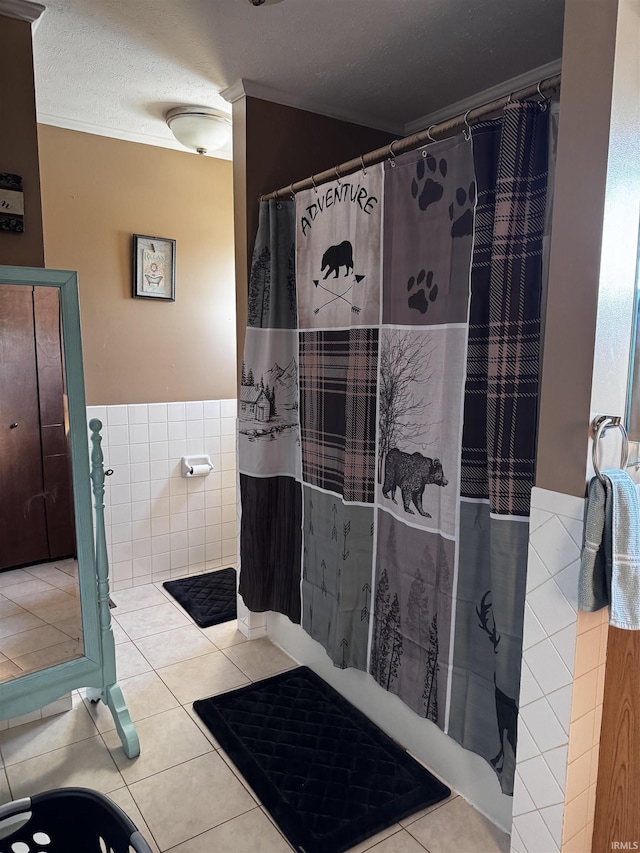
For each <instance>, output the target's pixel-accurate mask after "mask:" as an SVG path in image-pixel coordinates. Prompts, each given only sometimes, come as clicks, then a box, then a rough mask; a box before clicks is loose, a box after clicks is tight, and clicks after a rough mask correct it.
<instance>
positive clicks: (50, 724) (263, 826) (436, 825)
mask: <svg viewBox="0 0 640 853" xmlns="http://www.w3.org/2000/svg"><path fill="white" fill-rule="evenodd" d="M113 598H114V600H115V602H116V604H117V609H116V610H113V611H112V616H113V629H114V634H115V639H116V643H117V646H116V651H117V658H118V667H119V683H120V685H121V687H122V690H123V693H124V695H125V698H126V700H127V703H128V706H129V710H130V713H131V716H132V719H133V720H134V722H135V724H136V728H137V731H138V734H139V737H140V742H141V754H140V756H139V757H138V758H136V759H128V758H126V756H125V755H124V752H123V750H122V747H121V746H120V741H119V738H118V736H117V734H116V732H115V728H114V724H113V720H112V718H111V715H110V713H109V711H108V710H107V709H106V708H105V707H104V706H103V705H102V704H101V703H99V704H97V705H92V704H91V703H88V702H86V700H85V699H83V697H82V695H81V694H80V693H79V692H77V691H76V692H74V694H73V708H72V710H71V711H68V712H66V713H64V714H60V715H58V716H56V717H49V718H47V719H44V720H37V721H33V722H29V723H25V724H24V725H20V726H17V727H15V728H10V729H5V730H4V731H2V732H0V755H1V757H2V761H1V762H0V803H3V802H5V801H8V800H10V799H17V798H19V797H21V796H25V795H28V794H34V793H36V792H38V791H43V790H47V789H50V788H56V787H62V786H68V785H81V786H86V787H90V788H94V789H96V790H99V791H102V792H103V793H106V794H108V795H109V796H110V797H111V799H113V800H114V801H115V802H116V803H117V804H118V805H119V806H121V807H122V808H123V809H124V810H125V811H126V812H127V813H128V814H129V815H130V817H131V818H132V820H133V821H134V823H135V824H136V825H137V826H138V828H139V829H140V831H141V832H142V833H143V834H144V836H145V837H146V838H147V840H148V841H149V843H150V845H151V847H152V849H153V850H154V851H156V853H158V851H162V853H164V851H171V853H213V851H215V853H231V851H233V853H236V851H238V850H246V851H249V853H287V851H291V849H292V848H291V847H290V846H289V844H288V842H287V841H285V839H284V838H283V836H282V835H281V834H280V832H279V831H278V830H277V828H276V827H275V826H274V824H273V823H272V822H271V820H270V819H269V817H268V816H267V814H266V812H265V811H264V810H263V809H262V808H261V805H260V803H259V802H258V800H257V799H256V797H255V795H254V794H253V793H252V791H251V790H250V788H249V787H248V785H247V784H246V783H245V782H244V780H243V779H242V778H241V777H240V776H239V775H238V774H237V772H236V770H235V769H234V767H233V765H232V764H231V762H230V761H229V759H228V758H227V756H226V755H225V754H224V752H223V750H222V749H220V748H219V745H218V744H217V743H216V741H215V739H214V738H213V737H212V736H211V735H210V734H209V733H208V731H207V730H206V729H205V727H204V726H203V724H202V723H201V722H200V721H199V719H198V718H197V717H196V716H195V714H194V712H193V709H192V707H191V703H192V702H193V701H194V699H198V698H203V697H205V696H210V695H212V694H214V693H221V692H224V691H226V690H232V689H233V688H235V687H239V686H240V685H242V684H247V683H248V682H249V681H251V680H257V679H260V678H264V677H267V676H269V675H273V674H275V673H276V672H281V671H283V670H285V669H289V668H290V667H292V666H295V662H294V661H293V660H292V659H291V658H289V657H288V656H287V655H286V654H285V653H284V652H283V651H281V650H280V649H279V648H277V647H276V646H274V645H272V644H271V643H270V642H269V641H268V640H267V639H259V640H252V641H250V642H249V641H247V640H246V639H245V638H244V637H243V636H242V635H241V634H240V633H239V632H238V631H237V628H236V623H235V622H229V623H226V624H224V625H216V626H213V627H211V628H205V629H200V628H198V627H197V626H196V625H195V624H194V622H193V621H192V620H191V619H190V618H189V617H188V616H187V615H186V614H185V612H184V611H183V610H182V608H180V606H179V605H178V604H177V603H176V602H175V601H174V600H173V599H172V598H171V597H170V596H169V595H168V593H166V592H165V591H164V589H163V588H162V586H161V585H160V584H158V585H157V586H156V585H151V584H150V585H148V586H142V587H135V588H133V589H128V590H122V591H120V592H115V593H113ZM365 850H367V851H368V850H371V851H372V853H424V851H425V850H426V851H429V853H454V851H455V853H498V851H500V853H506V851H508V850H509V837H508V836H507V835H505V833H503V832H501V831H500V830H499V829H498V828H497V827H495V826H494V825H493V824H492V823H490V822H489V821H487V820H486V819H485V818H484V817H483V816H482V815H480V814H479V813H478V812H476V811H475V810H474V809H473V808H472V807H471V806H470V805H468V804H467V803H466V802H465V801H464V800H463V799H462V798H461V797H459V796H455V795H453V796H452V797H451V798H449V799H448V800H446V801H445V802H444V803H441V804H439V805H438V806H436V807H435V808H432V809H430V810H426V811H423V812H418V813H417V814H415V815H412V816H411V817H409V818H407V819H406V820H402V821H401V822H400V823H398V824H394V825H393V826H391V827H389V828H388V829H386V830H384V831H383V832H381V833H379V834H378V835H376V836H374V837H372V838H370V839H368V840H367V841H366V842H364V843H362V844H359V845H358V846H357V847H354V848H353V850H352V853H356V851H365ZM326 853H331V851H330V850H327V851H326Z"/></svg>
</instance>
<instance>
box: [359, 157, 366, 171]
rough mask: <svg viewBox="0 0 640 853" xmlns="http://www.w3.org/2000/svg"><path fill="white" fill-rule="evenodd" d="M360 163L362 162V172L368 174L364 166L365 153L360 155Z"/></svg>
mask: <svg viewBox="0 0 640 853" xmlns="http://www.w3.org/2000/svg"><path fill="white" fill-rule="evenodd" d="M360 163H361V164H362V174H363V175H366V174H367V170H366V169H365V167H364V155H363V154H361V155H360Z"/></svg>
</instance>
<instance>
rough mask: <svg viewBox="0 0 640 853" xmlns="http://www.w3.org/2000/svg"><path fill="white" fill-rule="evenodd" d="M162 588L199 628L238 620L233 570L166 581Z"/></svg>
mask: <svg viewBox="0 0 640 853" xmlns="http://www.w3.org/2000/svg"><path fill="white" fill-rule="evenodd" d="M163 586H164V588H165V589H166V590H167V592H170V593H171V595H172V596H173V597H174V598H175V600H176V601H177V602H178V604H180V605H182V607H184V609H185V610H186V611H187V613H188V614H189V616H191V618H192V619H193V621H194V622H195V623H196V625H199V626H200V627H201V628H208V627H209V625H217V624H218V623H219V622H228V621H229V620H230V619H235V618H236V616H237V612H236V570H235V569H220V571H217V572H207V574H206V575H194V576H193V577H189V578H180V579H179V580H177V581H165V583H164V584H163Z"/></svg>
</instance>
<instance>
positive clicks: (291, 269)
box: [287, 243, 298, 321]
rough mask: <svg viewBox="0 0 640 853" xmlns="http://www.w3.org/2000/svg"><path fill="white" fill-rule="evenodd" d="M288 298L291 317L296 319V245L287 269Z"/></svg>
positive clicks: (290, 253) (293, 247)
mask: <svg viewBox="0 0 640 853" xmlns="http://www.w3.org/2000/svg"><path fill="white" fill-rule="evenodd" d="M287 298H288V300H289V311H291V315H292V317H293V318H294V321H295V317H296V313H297V310H298V305H297V300H296V247H295V243H293V244H292V246H291V251H290V252H289V264H288V268H287Z"/></svg>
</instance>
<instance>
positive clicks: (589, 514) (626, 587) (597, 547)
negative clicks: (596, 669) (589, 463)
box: [578, 470, 640, 631]
mask: <svg viewBox="0 0 640 853" xmlns="http://www.w3.org/2000/svg"><path fill="white" fill-rule="evenodd" d="M602 476H603V480H604V483H603V482H601V481H600V480H599V479H598V478H597V477H594V478H593V479H592V480H591V482H590V484H589V496H588V499H587V507H586V514H585V525H584V542H583V547H582V559H581V563H580V578H579V583H578V608H579V609H580V610H587V611H595V610H600V608H602V607H605V606H606V605H608V606H609V624H610V625H613V626H614V627H616V628H625V629H627V630H629V631H637V630H640V496H639V488H640V487H638V486H636V485H635V483H634V482H633V480H632V479H631V478H630V477H629V475H628V474H627V473H626V472H625V471H620V470H611V471H603V472H602Z"/></svg>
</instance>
